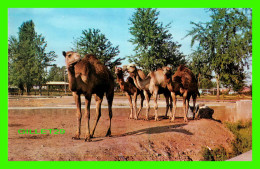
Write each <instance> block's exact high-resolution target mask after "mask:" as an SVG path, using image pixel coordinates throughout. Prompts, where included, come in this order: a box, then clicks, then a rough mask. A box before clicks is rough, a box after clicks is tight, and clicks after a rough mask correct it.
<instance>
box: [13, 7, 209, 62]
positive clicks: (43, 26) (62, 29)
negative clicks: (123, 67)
mask: <svg viewBox="0 0 260 169" xmlns="http://www.w3.org/2000/svg"><path fill="white" fill-rule="evenodd" d="M157 11H159V12H160V14H159V16H158V17H159V19H158V20H159V22H162V23H163V25H166V24H168V23H171V28H170V29H169V31H170V33H171V34H172V37H173V41H175V42H178V43H179V44H181V45H182V47H181V48H180V51H181V52H183V53H184V54H185V55H189V54H190V53H191V52H192V48H191V46H190V42H191V37H187V38H184V37H185V35H187V33H188V31H189V30H191V29H192V25H191V24H190V22H191V21H193V22H196V23H198V22H205V21H208V20H209V19H210V18H209V13H207V12H206V10H205V9H203V8H194V9H193V8H163V9H160V8H159V9H157ZM134 12H135V9H134V8H9V10H8V36H9V37H10V36H16V37H17V35H18V30H19V27H20V26H21V25H22V23H23V22H25V21H28V20H33V22H34V24H35V30H36V32H37V33H38V34H42V35H43V36H44V37H45V40H46V41H47V44H48V46H47V50H46V51H47V52H48V51H55V53H56V54H57V55H58V57H57V59H56V61H55V62H54V63H55V64H57V65H58V66H65V59H64V57H63V55H62V51H69V50H71V48H72V47H73V42H74V41H75V39H77V38H79V37H80V36H81V34H82V31H83V30H88V29H89V28H95V29H99V30H100V31H101V33H103V34H105V36H106V38H107V39H108V40H109V41H111V42H112V44H113V46H114V47H115V46H117V45H118V46H119V50H120V54H119V56H117V57H121V58H123V57H126V56H129V55H131V54H134V52H133V48H134V47H133V45H132V44H131V43H130V42H128V40H129V39H130V38H132V35H131V34H130V32H129V28H130V20H129V19H130V18H131V17H132V15H133V13H134ZM128 63H129V62H128V60H127V58H126V59H125V60H124V61H123V64H128Z"/></svg>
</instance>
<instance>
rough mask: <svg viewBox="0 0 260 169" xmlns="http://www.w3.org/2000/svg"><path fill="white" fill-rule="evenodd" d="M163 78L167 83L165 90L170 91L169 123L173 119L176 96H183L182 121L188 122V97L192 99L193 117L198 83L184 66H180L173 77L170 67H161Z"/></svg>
mask: <svg viewBox="0 0 260 169" xmlns="http://www.w3.org/2000/svg"><path fill="white" fill-rule="evenodd" d="M163 73H164V75H165V76H164V77H165V79H166V82H167V88H168V89H169V90H170V91H171V97H172V99H173V104H174V110H173V114H172V119H171V121H172V122H173V121H174V119H175V113H176V95H180V96H183V113H184V121H185V122H188V118H187V114H188V108H189V101H190V97H191V96H192V98H193V107H194V109H193V117H195V104H196V98H197V96H199V95H200V94H199V91H198V81H197V79H196V78H195V76H194V74H193V73H192V72H191V70H190V69H188V68H187V67H186V66H185V65H180V66H179V67H178V69H177V71H176V72H175V74H174V75H172V74H171V68H170V67H163Z"/></svg>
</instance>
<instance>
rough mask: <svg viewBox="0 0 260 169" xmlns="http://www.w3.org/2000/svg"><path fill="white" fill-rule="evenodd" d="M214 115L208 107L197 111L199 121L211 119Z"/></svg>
mask: <svg viewBox="0 0 260 169" xmlns="http://www.w3.org/2000/svg"><path fill="white" fill-rule="evenodd" d="M213 114H214V110H213V109H211V108H209V107H208V106H204V107H202V108H200V109H199V112H198V118H199V119H212V115H213Z"/></svg>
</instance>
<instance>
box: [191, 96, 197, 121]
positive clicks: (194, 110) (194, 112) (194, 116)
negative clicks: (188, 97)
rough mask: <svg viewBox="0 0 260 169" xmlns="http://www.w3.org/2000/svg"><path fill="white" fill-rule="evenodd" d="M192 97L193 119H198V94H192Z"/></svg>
mask: <svg viewBox="0 0 260 169" xmlns="http://www.w3.org/2000/svg"><path fill="white" fill-rule="evenodd" d="M192 99H193V120H194V119H197V116H198V115H197V114H196V107H195V106H196V99H197V95H192Z"/></svg>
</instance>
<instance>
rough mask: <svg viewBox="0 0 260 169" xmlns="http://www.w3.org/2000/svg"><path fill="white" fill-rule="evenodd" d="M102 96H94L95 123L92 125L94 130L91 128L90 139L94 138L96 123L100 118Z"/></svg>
mask: <svg viewBox="0 0 260 169" xmlns="http://www.w3.org/2000/svg"><path fill="white" fill-rule="evenodd" d="M103 95H104V94H96V121H95V123H94V128H93V130H92V132H91V134H90V137H91V138H93V136H94V133H95V130H96V127H97V124H98V121H99V119H100V117H101V104H102V101H103Z"/></svg>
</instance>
